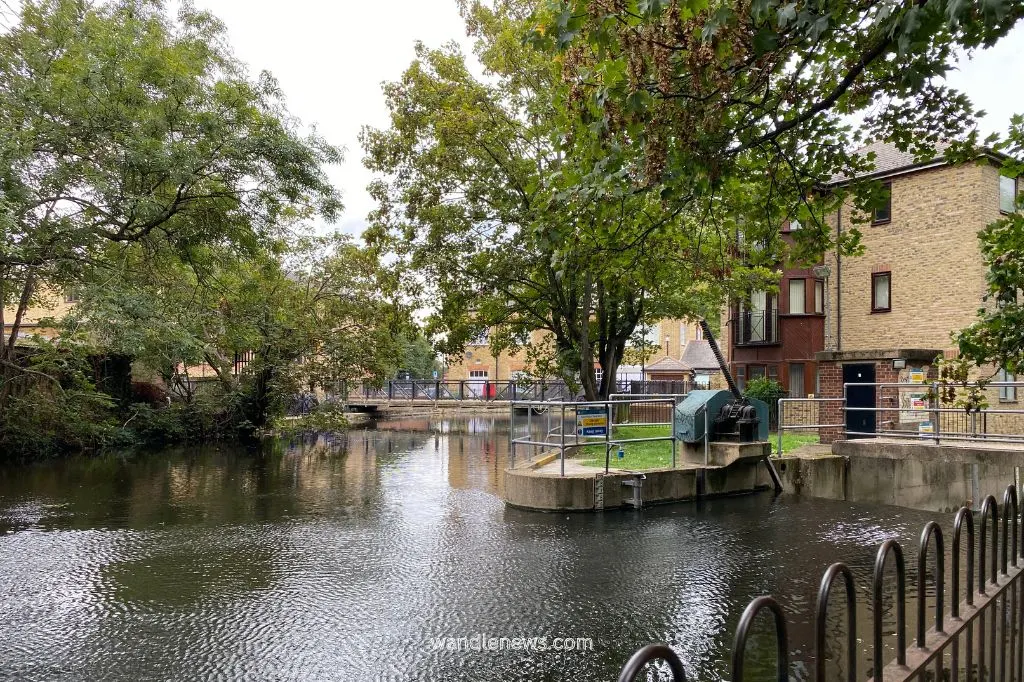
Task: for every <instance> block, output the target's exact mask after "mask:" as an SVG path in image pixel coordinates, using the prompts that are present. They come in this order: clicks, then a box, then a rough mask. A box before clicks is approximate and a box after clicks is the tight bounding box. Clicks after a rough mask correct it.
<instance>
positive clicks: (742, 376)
mask: <svg viewBox="0 0 1024 682" xmlns="http://www.w3.org/2000/svg"><path fill="white" fill-rule="evenodd" d="M746 387H747V368H746V367H744V366H743V365H736V388H738V389H740V391H741V392H742V391H743V390H744V389H745V388H746Z"/></svg>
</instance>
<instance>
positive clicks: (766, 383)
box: [743, 377, 786, 405]
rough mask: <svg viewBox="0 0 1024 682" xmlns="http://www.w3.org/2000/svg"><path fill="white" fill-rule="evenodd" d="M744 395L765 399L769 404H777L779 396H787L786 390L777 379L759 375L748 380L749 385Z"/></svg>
mask: <svg viewBox="0 0 1024 682" xmlns="http://www.w3.org/2000/svg"><path fill="white" fill-rule="evenodd" d="M743 395H744V396H746V397H747V398H755V399H756V400H763V401H764V402H766V403H768V404H769V405H776V404H778V400H779V398H785V397H786V391H784V390H782V384H780V383H779V382H777V381H775V379H769V378H768V377H757V378H756V379H751V380H750V381H748V382H747V387H746V388H745V389H744V390H743Z"/></svg>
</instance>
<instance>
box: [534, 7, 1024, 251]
mask: <svg viewBox="0 0 1024 682" xmlns="http://www.w3.org/2000/svg"><path fill="white" fill-rule="evenodd" d="M1022 15H1024V4H1022V3H1019V2H1010V1H1009V0H984V1H983V2H962V1H961V0H835V1H833V0H830V1H828V2H825V1H819V0H752V1H751V0H742V1H740V0H543V1H542V2H541V3H540V4H539V7H538V10H537V12H536V14H535V17H534V20H535V24H534V27H533V30H532V32H531V41H532V43H533V44H535V45H537V46H538V47H539V48H541V49H543V50H545V51H547V52H548V53H549V54H551V55H552V56H553V57H554V58H555V59H556V60H557V61H558V62H559V63H560V64H561V66H562V78H563V81H564V83H565V84H566V86H567V87H568V88H569V97H568V107H569V109H570V110H571V114H570V117H569V118H570V120H571V121H572V123H573V128H572V131H571V132H570V134H571V135H572V137H573V139H574V142H575V144H577V145H584V146H586V147H587V148H589V149H593V150H595V153H600V154H602V155H604V156H605V157H607V158H608V161H607V163H606V166H605V167H595V169H594V172H593V173H592V174H590V175H589V176H588V177H586V178H585V182H584V185H585V186H587V187H590V188H593V191H596V192H602V191H604V190H603V187H604V186H605V185H606V184H607V176H608V172H607V170H606V168H612V169H617V168H620V167H626V168H630V169H631V179H632V180H633V181H634V182H635V185H634V189H635V191H637V192H656V193H657V194H658V195H659V196H660V197H661V198H662V199H663V200H664V201H665V202H667V203H668V204H669V205H671V206H675V207H687V206H690V207H693V206H696V207H702V206H705V205H709V204H712V203H713V202H715V201H717V200H719V199H722V198H728V197H729V196H735V192H736V191H737V190H738V189H740V188H741V187H742V190H741V191H744V192H748V193H750V195H751V197H752V201H751V202H750V206H749V208H750V209H751V210H752V212H748V213H747V214H746V216H745V220H746V222H747V224H748V225H750V224H751V223H757V224H760V225H769V226H770V225H774V226H775V228H777V227H778V225H779V224H780V223H781V222H782V221H783V220H784V219H786V218H796V219H800V220H801V222H802V223H803V224H804V227H805V228H812V229H805V230H803V231H801V232H800V234H799V239H798V243H797V248H796V249H795V255H796V256H797V257H799V258H804V259H806V258H811V259H813V257H814V256H815V255H816V254H819V253H820V252H821V251H822V249H824V248H827V247H829V246H830V245H833V244H835V243H836V242H840V243H839V244H838V245H839V246H841V247H842V248H844V249H850V248H853V247H855V242H856V236H857V233H856V230H853V231H851V232H850V233H849V235H842V234H841V235H838V236H837V235H833V234H831V233H830V231H829V228H828V226H827V224H826V221H824V220H823V219H822V218H823V216H825V215H827V213H828V212H829V211H830V210H831V209H832V208H833V207H834V206H835V205H836V202H838V201H840V200H842V199H843V196H842V195H843V194H847V193H849V192H851V191H852V192H855V193H856V194H857V195H858V199H859V201H861V202H863V203H865V204H868V203H870V202H871V201H872V200H873V199H874V198H875V195H874V194H873V193H872V192H871V191H870V190H871V189H873V187H872V186H871V185H870V183H862V186H858V185H856V184H853V185H849V186H846V187H844V188H841V189H839V190H834V191H833V192H831V194H830V195H829V196H826V195H824V194H822V193H820V192H816V191H815V188H816V187H817V186H818V185H820V184H821V183H823V182H828V181H829V180H831V179H833V178H835V177H836V176H838V175H845V176H848V177H850V176H854V175H857V174H863V173H864V172H866V171H869V170H870V169H871V168H872V166H873V161H874V159H873V158H869V157H862V156H858V155H856V154H853V150H854V148H855V147H856V146H857V143H858V142H859V141H861V140H862V139H865V138H871V139H875V140H884V141H891V142H893V143H895V144H896V145H897V146H898V147H900V148H901V149H907V148H909V149H912V150H913V151H915V152H918V153H920V154H921V156H922V158H930V157H931V155H932V154H933V153H934V145H935V144H936V143H938V142H940V141H943V142H945V141H954V144H953V145H952V146H951V147H950V148H949V150H948V151H947V155H950V156H953V157H960V158H966V157H967V156H968V155H969V154H970V153H971V149H972V148H973V147H974V146H975V145H976V144H977V143H978V141H979V140H978V135H977V131H976V129H975V127H974V117H975V115H976V112H975V111H974V110H973V107H972V105H971V103H970V101H969V100H968V98H967V97H966V96H964V95H963V94H962V93H958V92H956V91H954V90H952V89H950V88H949V87H948V86H947V85H946V84H945V82H944V79H943V76H944V75H945V74H946V73H947V72H948V71H949V69H950V68H952V61H953V58H954V57H955V56H956V55H957V54H958V53H960V52H962V51H970V50H973V49H975V48H979V47H982V46H988V45H992V44H993V43H995V42H996V41H997V40H998V39H999V38H1001V37H1002V36H1004V35H1006V33H1007V32H1008V31H1009V30H1010V29H1011V28H1012V27H1013V26H1014V24H1015V23H1016V22H1017V20H1018V19H1019V18H1020V17H1021V16H1022ZM858 118H859V119H860V126H859V127H858V128H857V129H854V128H853V126H852V125H851V123H850V121H851V120H856V119H858ZM578 131H586V134H577V132H578ZM816 194H817V196H816V197H815V195H816ZM812 199H814V200H813V201H812ZM727 200H728V199H727ZM707 219H709V220H714V216H712V215H710V214H708V215H707ZM763 236H764V237H765V238H766V239H769V240H770V239H772V235H771V234H770V233H769V234H765V235H763Z"/></svg>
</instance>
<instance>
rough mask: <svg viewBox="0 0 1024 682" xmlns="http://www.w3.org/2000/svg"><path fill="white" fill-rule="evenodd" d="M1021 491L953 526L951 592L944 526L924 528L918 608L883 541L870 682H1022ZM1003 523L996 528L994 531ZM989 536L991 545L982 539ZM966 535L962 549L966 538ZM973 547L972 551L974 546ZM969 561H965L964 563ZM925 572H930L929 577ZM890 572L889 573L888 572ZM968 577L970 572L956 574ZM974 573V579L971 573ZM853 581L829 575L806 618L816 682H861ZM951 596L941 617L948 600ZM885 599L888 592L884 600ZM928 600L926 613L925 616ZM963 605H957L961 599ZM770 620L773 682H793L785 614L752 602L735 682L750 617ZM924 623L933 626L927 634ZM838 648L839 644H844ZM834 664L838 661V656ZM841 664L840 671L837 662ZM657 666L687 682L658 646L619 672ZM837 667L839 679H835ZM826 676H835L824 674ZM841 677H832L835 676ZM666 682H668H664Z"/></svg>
mask: <svg viewBox="0 0 1024 682" xmlns="http://www.w3.org/2000/svg"><path fill="white" fill-rule="evenodd" d="M1017 502H1018V500H1017V489H1016V487H1015V486H1013V485H1010V486H1009V487H1007V489H1006V492H1005V493H1004V495H1003V504H1002V507H1001V508H1000V507H998V506H997V503H996V499H995V498H994V497H992V496H991V495H990V496H988V497H987V498H985V500H984V501H983V503H982V505H981V511H980V519H979V521H978V524H977V527H976V526H975V522H974V518H975V517H974V513H973V512H972V511H971V510H970V509H969V508H967V507H964V508H962V509H960V510H959V511H958V512H957V513H956V516H955V517H954V519H953V535H952V550H951V552H950V555H949V556H950V573H949V574H948V575H949V582H948V585H947V579H946V578H947V573H946V553H945V536H944V534H943V531H942V528H941V526H939V524H937V523H936V522H934V521H930V522H928V523H927V524H926V525H925V526H924V528H923V529H922V532H921V538H920V541H919V552H918V557H917V598H916V600H915V603H914V604H908V600H907V598H906V587H907V570H906V564H905V561H904V557H903V548H902V547H901V546H900V544H899V542H897V541H896V540H886V541H885V542H883V543H882V545H881V546H880V547H879V549H878V554H877V555H876V558H875V564H874V571H873V573H872V579H871V592H870V594H871V600H870V614H871V619H872V621H871V642H870V644H871V654H872V655H871V659H870V662H871V665H870V669H869V670H867V671H866V674H867V679H871V680H874V681H877V682H904V681H905V680H911V679H917V680H921V682H926V681H927V682H938V681H940V680H941V681H943V682H945V681H948V682H960V680H964V681H965V682H996V681H998V682H1020V681H1022V680H1024V582H1022V578H1021V575H1022V574H1024V567H1022V564H1024V561H1022V559H1024V556H1022V554H1021V552H1020V550H1021V548H1022V547H1024V538H1022V539H1021V540H1020V541H1019V540H1018V532H1019V530H1020V524H1019V523H1018V504H1017ZM1000 522H1001V523H1000ZM990 528H991V535H989V533H988V531H989V529H990ZM965 535H966V542H965V537H964V536H965ZM975 540H977V542H975ZM962 556H963V558H964V559H965V561H963V562H962V561H961V558H962ZM929 565H930V566H931V570H930V571H929V570H928V569H929ZM887 566H893V568H894V571H891V570H887ZM964 568H966V570H965V571H964V570H962V569H964ZM976 569H977V570H976ZM893 574H895V580H896V590H895V599H894V600H893V601H892V604H890V607H892V606H894V607H895V611H896V629H895V633H891V632H890V631H889V627H883V615H884V614H885V613H886V610H885V609H886V606H885V604H884V601H885V600H884V595H885V594H886V590H885V589H884V588H885V587H886V585H887V581H888V580H890V579H891V577H892V576H893ZM837 580H839V581H841V582H842V584H843V592H842V594H843V596H844V601H845V607H846V608H845V615H846V618H845V620H846V623H845V632H841V634H845V645H844V646H843V647H842V649H844V651H841V652H834V651H829V650H828V646H827V638H826V631H827V629H828V628H834V626H835V623H834V622H830V621H829V620H828V616H829V613H830V599H831V596H832V587H833V584H834V583H835V582H836V581H837ZM856 587H857V586H856V584H855V581H854V574H853V572H852V571H851V570H850V568H849V566H847V565H846V564H844V563H834V564H832V565H831V566H829V567H828V569H826V571H825V574H824V575H823V576H822V580H821V585H820V588H819V590H818V598H817V602H816V605H815V608H814V611H813V612H812V613H810V614H807V616H808V619H809V620H810V619H813V624H814V678H813V679H814V680H815V682H825V680H826V679H829V678H845V679H846V680H847V682H857V680H858V679H859V678H858V676H857V662H858V661H857V659H858V654H859V648H858V639H857V635H858V633H857V616H858V612H859V611H858V604H857V589H856ZM947 587H948V588H949V602H948V603H949V609H948V611H947V608H946V604H947V600H946V594H947V592H946V590H947ZM889 592H890V594H891V590H889ZM929 594H931V595H933V596H932V598H931V601H932V604H931V609H930V611H931V613H932V615H931V616H929V615H928V612H929V608H928V607H929V604H928V601H929ZM961 595H962V596H963V598H962V599H961ZM908 608H916V616H917V618H916V620H917V625H916V631H915V632H914V633H913V635H914V639H913V641H912V642H910V643H909V644H908V640H907V609H908ZM764 610H768V611H769V612H770V613H771V615H772V618H773V621H774V637H775V650H776V675H775V678H776V680H777V681H778V682H787V681H788V680H789V678H790V666H789V641H788V637H787V619H788V616H787V614H786V613H785V612H784V611H783V609H782V607H781V606H780V605H779V604H778V602H776V601H775V600H774V599H773V598H772V597H770V596H763V597H758V598H756V599H754V600H753V601H752V602H750V605H749V606H747V608H746V610H745V611H744V612H743V615H742V616H741V618H740V621H739V624H738V626H737V628H736V634H735V638H734V640H733V647H732V676H731V678H730V679H731V680H732V682H743V680H744V660H745V658H746V654H747V640H748V636H749V634H750V632H751V629H752V627H753V625H754V619H755V617H756V616H757V615H758V614H759V613H760V612H761V611H764ZM929 623H931V625H930V627H929ZM893 637H894V638H895V659H894V660H891V661H889V662H888V663H886V660H885V648H884V647H885V644H886V639H887V638H888V639H889V640H891V639H892V638H893ZM841 640H842V638H840V641H841ZM837 653H838V654H839V655H836V654H837ZM843 658H845V662H844V663H843V664H839V663H837V660H841V659H843ZM654 662H658V663H659V664H660V665H662V666H665V665H667V667H668V668H669V671H668V672H669V675H670V676H669V677H668V679H670V680H673V681H674V682H683V681H684V680H686V675H685V670H684V666H683V663H682V661H681V660H680V659H679V657H678V655H676V653H675V652H674V651H673V650H672V649H671V648H669V647H668V646H666V645H664V644H652V645H648V646H646V647H644V648H642V649H640V650H639V651H637V652H636V653H635V654H634V655H633V657H632V658H630V660H629V661H628V662H627V663H626V665H625V667H623V669H622V672H621V673H620V675H619V678H618V679H619V682H631V681H632V680H634V679H636V677H637V676H638V675H639V674H640V673H641V672H643V671H644V670H645V669H649V667H650V666H649V664H651V663H654ZM838 667H841V668H842V670H841V671H839V670H836V668H838ZM830 668H831V670H830ZM837 673H838V674H837ZM661 679H665V678H663V677H662V678H661Z"/></svg>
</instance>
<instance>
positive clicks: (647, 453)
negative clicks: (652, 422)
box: [576, 426, 672, 469]
mask: <svg viewBox="0 0 1024 682" xmlns="http://www.w3.org/2000/svg"><path fill="white" fill-rule="evenodd" d="M671 435H672V428H671V427H669V426H616V427H615V428H614V429H612V440H630V439H633V438H664V437H665V436H671ZM618 451H619V446H617V445H614V444H613V445H612V455H611V467H612V468H613V469H661V468H665V467H670V466H672V442H671V441H667V440H658V441H653V442H649V443H623V444H622V451H623V458H622V459H619V458H618V456H617V455H618ZM576 458H577V459H578V460H579V462H580V464H582V465H584V466H592V467H603V466H604V461H605V445H604V443H603V442H602V443H600V444H595V445H588V446H586V447H584V448H582V449H581V450H579V451H578V452H577V454H576Z"/></svg>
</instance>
